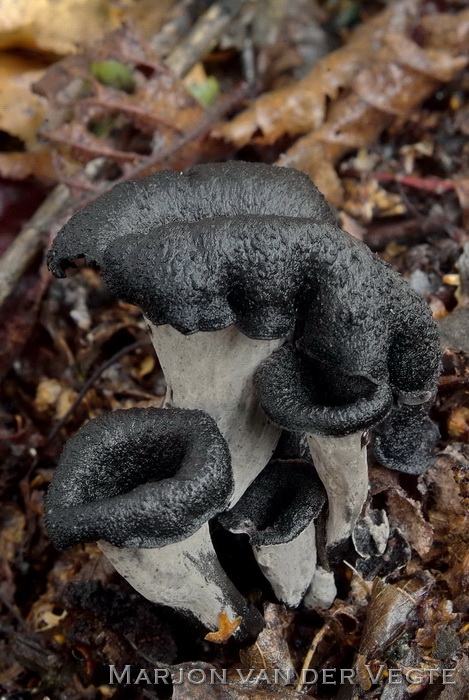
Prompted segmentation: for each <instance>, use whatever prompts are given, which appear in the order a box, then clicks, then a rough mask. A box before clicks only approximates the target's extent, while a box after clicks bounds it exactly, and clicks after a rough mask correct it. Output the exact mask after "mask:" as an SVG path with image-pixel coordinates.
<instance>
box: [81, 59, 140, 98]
mask: <svg viewBox="0 0 469 700" xmlns="http://www.w3.org/2000/svg"><path fill="white" fill-rule="evenodd" d="M91 74H92V76H93V77H94V78H96V80H99V82H100V83H103V85H110V86H111V87H113V88H117V89H118V90H123V91H124V92H132V91H133V89H134V87H135V83H134V79H133V76H132V70H131V68H130V67H129V66H128V65H127V64H126V63H120V62H119V61H116V60H114V59H112V58H111V59H109V60H107V61H92V62H91Z"/></svg>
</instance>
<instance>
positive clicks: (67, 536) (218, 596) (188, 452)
mask: <svg viewBox="0 0 469 700" xmlns="http://www.w3.org/2000/svg"><path fill="white" fill-rule="evenodd" d="M232 490H233V477H232V472H231V467H230V456H229V451H228V447H227V445H226V442H225V440H224V439H223V438H222V436H221V435H220V432H219V431H218V429H217V427H216V425H215V423H214V421H213V419H212V418H210V417H209V416H208V415H207V414H204V413H203V412H202V411H190V410H183V409H168V410H161V409H156V408H147V409H138V408H134V409H128V410H124V411H115V412H113V413H108V414H105V415H103V416H100V417H99V418H96V419H94V420H92V421H90V422H89V423H87V424H86V425H85V426H84V427H83V428H81V430H79V431H78V433H77V434H76V435H75V436H74V437H72V438H71V439H70V440H69V441H68V442H67V444H66V446H65V448H64V450H63V453H62V455H61V457H60V461H59V464H58V466H57V469H56V472H55V474H54V478H53V480H52V484H51V486H50V488H49V491H48V494H47V499H46V507H45V513H46V527H47V531H48V533H49V535H50V537H51V539H52V541H53V542H54V544H55V545H56V547H58V548H59V549H66V548H69V547H72V546H74V545H75V544H78V543H79V542H97V543H98V546H99V547H100V549H101V550H102V551H103V552H104V554H105V555H106V556H107V557H108V559H109V560H110V561H111V563H112V564H113V566H114V567H115V568H116V569H117V571H118V572H119V573H120V574H121V575H122V576H124V578H126V579H127V581H128V582H129V583H130V584H131V585H132V586H133V587H134V588H135V589H136V590H137V591H138V592H139V593H141V594H142V595H143V596H144V597H145V598H148V599H149V600H151V601H153V602H154V603H159V604H162V605H168V606H170V607H172V608H176V609H178V610H180V611H182V612H184V613H186V614H192V615H194V616H195V617H196V618H197V619H198V620H200V622H202V624H203V625H205V627H207V628H209V629H211V630H214V629H217V627H218V620H219V615H220V613H222V612H224V613H226V614H227V615H228V617H229V618H230V619H231V620H233V619H235V618H236V617H238V616H242V618H243V619H242V622H241V626H240V627H239V628H238V630H237V632H236V633H235V634H236V636H237V638H238V639H243V638H245V637H251V636H255V635H256V633H258V632H259V631H260V629H261V628H262V617H261V615H260V614H259V613H258V611H257V610H256V609H255V608H252V607H250V606H249V605H248V604H247V602H246V600H245V599H244V598H243V596H241V594H240V593H239V592H238V591H237V590H236V588H235V587H234V586H233V584H232V583H231V581H230V580H229V579H228V577H227V576H226V574H225V572H224V571H223V569H222V568H221V566H220V563H219V561H218V558H217V556H216V554H215V551H214V549H213V546H212V541H211V538H210V533H209V527H208V521H209V519H210V518H212V517H214V516H215V515H216V514H217V513H219V512H220V511H223V510H224V509H225V508H226V506H227V504H228V503H229V500H230V496H231V492H232Z"/></svg>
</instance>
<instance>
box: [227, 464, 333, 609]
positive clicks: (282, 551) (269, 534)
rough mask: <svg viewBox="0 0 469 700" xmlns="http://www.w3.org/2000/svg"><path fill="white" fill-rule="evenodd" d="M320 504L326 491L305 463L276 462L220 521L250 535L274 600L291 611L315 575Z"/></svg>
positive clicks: (233, 530)
mask: <svg viewBox="0 0 469 700" xmlns="http://www.w3.org/2000/svg"><path fill="white" fill-rule="evenodd" d="M324 503H325V493H324V489H323V487H322V485H321V483H320V482H319V480H318V478H317V477H316V476H315V474H314V472H313V470H312V469H311V466H310V465H309V464H308V463H307V462H302V461H301V460H275V461H272V462H271V463H270V464H269V465H268V466H267V467H266V468H265V469H264V470H263V472H262V473H261V474H260V475H259V476H258V477H257V479H256V480H255V481H254V482H253V483H252V484H251V486H250V487H249V488H248V489H247V491H246V493H245V494H244V496H243V497H242V498H241V499H240V500H239V502H238V503H237V504H236V505H235V506H234V508H232V509H231V510H230V511H227V512H226V513H223V514H222V515H221V516H220V517H219V520H220V522H221V524H222V525H223V527H225V528H226V529H227V530H230V531H231V532H233V533H236V534H244V535H247V536H248V538H249V541H250V543H251V546H252V551H253V554H254V557H255V559H256V561H257V563H258V564H259V567H260V569H261V571H262V573H263V574H264V576H265V577H266V579H267V580H268V581H269V583H270V585H271V587H272V590H273V592H274V593H275V595H276V597H277V598H278V599H279V600H280V601H281V602H282V603H285V605H288V606H290V607H293V608H294V607H297V606H298V605H299V604H300V603H301V600H302V598H303V596H304V594H305V592H306V590H307V588H308V587H309V585H310V583H311V580H312V579H313V576H314V572H315V569H316V529H315V525H314V521H315V519H316V518H317V516H318V515H319V513H320V511H321V509H322V507H323V505H324Z"/></svg>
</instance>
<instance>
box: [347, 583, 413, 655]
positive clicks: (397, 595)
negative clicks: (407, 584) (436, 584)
mask: <svg viewBox="0 0 469 700" xmlns="http://www.w3.org/2000/svg"><path fill="white" fill-rule="evenodd" d="M415 595H416V594H415V593H413V594H412V595H411V594H410V593H407V592H406V591H403V590H401V589H399V588H397V587H396V586H392V585H391V584H388V583H384V582H383V581H381V580H380V579H378V578H377V579H375V581H374V583H373V589H372V592H371V600H370V604H369V607H368V611H367V616H366V621H365V627H364V629H363V635H362V639H361V644H360V650H359V653H360V654H362V655H364V656H365V657H366V658H372V657H373V656H375V655H377V654H378V655H379V654H380V653H381V652H382V651H383V650H384V649H386V647H388V646H389V645H390V644H392V642H394V641H395V640H396V639H397V638H398V636H399V635H401V634H402V633H403V631H404V629H405V625H406V621H407V618H408V616H409V614H410V613H411V611H412V610H415V609H416V608H417V604H418V598H414V596H415Z"/></svg>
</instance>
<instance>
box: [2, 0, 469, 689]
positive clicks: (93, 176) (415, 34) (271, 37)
mask: <svg viewBox="0 0 469 700" xmlns="http://www.w3.org/2000/svg"><path fill="white" fill-rule="evenodd" d="M3 6H4V7H3ZM76 13H77V10H76V3H75V6H74V3H73V2H72V0H64V1H63V2H62V3H61V8H60V10H59V11H57V9H56V6H55V3H54V2H53V0H41V1H39V0H26V1H23V2H13V0H10V2H8V1H7V2H4V3H2V16H1V17H0V75H1V76H2V91H1V92H0V176H1V179H0V254H2V257H1V258H0V315H1V322H0V341H1V342H0V382H1V396H0V457H1V460H0V462H1V464H0V494H1V499H2V508H1V513H0V611H1V612H0V688H1V689H2V690H3V695H2V696H1V697H4V698H8V700H16V699H18V700H19V699H20V698H21V699H22V698H24V699H26V698H44V699H45V698H51V699H56V698H57V699H58V700H79V699H81V698H88V699H90V700H98V699H101V698H107V697H113V698H116V700H117V699H119V698H126V699H127V698H129V699H131V698H159V697H166V698H169V697H173V698H175V699H176V700H189V699H191V698H204V699H205V698H219V699H220V700H236V699H238V700H243V699H244V698H250V699H251V698H252V700H261V699H262V698H267V697H271V696H272V697H278V698H282V699H285V700H288V699H289V698H299V697H303V696H306V697H317V698H338V699H339V700H347V699H350V700H351V699H352V698H364V699H366V700H370V699H371V698H384V699H385V700H406V699H407V698H418V699H420V698H426V699H427V700H434V699H436V698H439V699H440V700H463V699H464V698H467V697H469V690H468V689H469V659H468V655H467V652H468V649H469V550H468V543H469V509H468V504H469V444H468V443H469V244H468V245H466V243H467V242H468V241H469V73H468V71H467V65H468V63H469V10H468V9H467V2H466V1H465V0H438V1H435V0H397V1H396V2H391V0H389V1H388V2H387V3H386V2H385V1H384V0H381V1H380V0H376V1H374V2H373V1H372V0H370V1H364V2H359V1H358V0H328V1H327V2H318V3H317V4H316V2H314V0H288V2H286V0H272V1H268V0H251V1H246V0H244V1H239V0H236V1H233V2H231V3H230V2H219V3H217V2H215V3H213V2H209V1H208V0H205V1H204V0H179V1H177V2H172V1H171V0H165V1H163V2H161V3H154V2H149V0H140V2H137V0H117V1H116V2H114V3H107V2H102V1H100V0H84V1H83V3H82V4H81V9H80V12H79V13H78V14H76ZM228 159H238V160H249V161H261V162H266V163H277V164H280V165H286V166H289V167H296V168H298V169H300V170H303V171H305V172H307V173H308V174H309V175H310V176H311V178H312V179H313V180H314V181H315V182H316V184H317V185H318V186H319V188H320V189H321V191H322V192H323V193H324V194H325V196H326V198H327V199H328V201H329V202H330V204H331V205H332V206H333V207H334V208H335V210H336V211H337V216H338V219H339V221H340V224H341V226H342V227H343V228H344V229H345V230H346V231H348V232H349V233H350V234H351V235H353V236H356V237H357V238H359V239H361V240H362V241H364V242H365V243H366V244H367V245H368V246H370V248H371V249H372V250H374V251H376V252H378V253H379V255H381V256H382V257H383V258H384V259H385V260H387V261H388V262H389V263H390V264H391V265H393V266H394V267H395V268H396V269H397V270H399V272H401V273H402V274H403V276H404V277H405V278H406V280H407V281H408V282H409V283H410V285H411V286H412V287H413V288H414V289H415V290H416V291H417V292H418V293H419V294H421V295H422V296H424V297H425V298H426V299H427V301H428V303H429V304H430V306H431V308H432V311H433V314H434V317H435V318H436V320H437V321H438V323H439V326H440V329H441V338H442V346H443V348H444V356H443V371H442V376H441V381H440V388H439V394H438V398H437V400H436V403H435V406H434V408H433V409H432V418H433V419H434V420H435V422H436V423H437V425H438V427H439V430H440V434H441V440H440V442H439V445H438V452H437V457H436V464H435V466H434V467H432V468H431V469H430V470H429V471H428V472H427V473H426V474H425V475H423V476H420V477H417V476H409V475H405V474H399V473H397V472H391V471H389V470H387V469H385V468H384V467H382V466H380V465H379V464H378V463H376V462H375V461H373V458H372V456H370V500H369V504H368V506H369V507H370V508H373V509H384V510H385V511H386V513H387V516H388V519H389V523H390V526H391V533H390V537H389V541H388V545H387V549H386V552H385V553H384V555H382V556H379V557H376V556H375V557H373V556H371V557H368V558H363V557H358V556H357V555H356V553H355V555H354V554H353V553H352V552H351V553H350V557H349V558H348V560H347V562H344V563H343V564H342V565H341V566H339V567H338V568H337V570H336V572H335V573H336V580H337V587H338V598H337V600H336V601H335V602H334V604H333V606H332V607H331V608H330V609H329V610H327V611H319V610H318V611H306V610H304V609H302V608H301V607H300V608H299V609H298V610H294V611H288V610H285V609H284V608H283V607H282V606H280V605H278V604H277V603H276V602H275V598H274V597H273V594H272V591H271V590H270V589H269V586H268V584H267V582H266V581H265V580H264V579H263V578H262V577H261V576H260V575H259V574H258V573H257V572H256V571H255V569H254V567H253V566H252V565H251V564H249V565H246V566H244V565H242V564H241V565H239V564H238V560H237V559H236V557H237V556H239V553H237V551H238V549H239V548H240V547H241V545H239V543H238V545H239V547H238V545H237V546H234V554H233V561H232V566H233V568H234V569H237V570H238V580H237V581H236V583H237V585H238V586H239V588H240V589H241V590H242V592H243V593H244V594H245V595H246V596H248V597H249V599H250V600H251V601H253V602H255V603H256V604H257V605H258V606H259V608H260V609H263V606H265V617H266V621H267V627H266V630H265V631H264V632H262V633H261V635H260V637H259V639H258V640H257V642H256V643H255V644H253V645H252V646H250V647H248V648H244V649H241V650H240V649H239V647H238V646H237V645H236V644H235V643H234V642H233V641H229V642H228V643H227V644H225V645H219V644H214V643H210V642H207V641H206V640H205V639H204V633H203V631H202V630H200V629H198V628H196V627H195V626H193V625H192V624H190V623H189V622H187V621H185V620H184V619H181V617H180V616H178V615H177V614H176V613H174V612H173V611H171V610H169V609H165V608H159V607H157V606H154V605H153V604H151V603H149V602H148V601H146V600H145V599H143V598H142V597H141V596H139V595H138V594H137V593H136V592H135V591H133V589H131V588H130V586H129V585H128V584H127V583H126V582H125V580H123V579H122V578H121V577H119V576H118V575H117V574H116V573H115V572H114V571H113V569H112V567H111V566H110V565H109V564H108V563H107V561H106V560H105V559H104V557H103V556H102V555H101V554H100V552H99V550H98V549H97V547H96V546H94V545H86V546H78V547H75V548H73V549H72V550H69V551H66V552H57V551H56V550H55V549H54V547H53V546H52V544H51V542H50V540H49V538H48V536H47V534H46V532H45V530H44V523H43V502H44V495H45V492H46V490H47V486H48V484H49V482H50V480H51V478H52V475H53V472H54V467H55V465H56V462H57V459H58V456H59V454H60V451H61V449H62V447H63V445H64V443H65V442H66V440H67V438H68V437H70V436H71V435H73V434H74V433H75V432H76V431H77V429H78V428H79V427H80V426H81V425H82V424H83V423H84V422H85V421H86V420H88V419H89V418H90V417H95V416H97V415H100V414H101V413H103V412H106V411H111V410H114V409H116V408H128V407H131V406H142V407H145V406H152V405H156V406H159V405H161V402H162V397H163V394H164V380H163V377H162V372H161V369H160V367H159V365H158V361H157V359H156V357H155V355H154V353H153V349H152V347H151V345H150V343H149V340H148V338H147V334H146V330H145V325H144V323H143V320H142V318H141V315H140V312H139V310H138V309H137V308H135V307H133V306H130V305H128V304H125V303H123V302H119V301H118V300H117V299H116V298H114V297H113V296H112V295H111V293H110V292H109V291H108V290H107V288H106V287H105V285H104V283H103V282H102V281H101V279H100V277H99V274H98V272H96V271H95V270H92V269H88V268H86V269H81V270H79V271H78V272H77V273H76V274H74V275H71V276H70V277H68V278H67V279H65V280H54V279H53V278H52V276H51V275H50V273H49V272H48V270H47V269H46V267H45V264H44V255H45V252H46V250H47V249H48V247H49V243H50V241H51V240H52V239H53V237H54V235H55V234H56V233H57V231H58V230H59V228H60V227H61V225H62V224H63V223H64V222H65V221H66V219H67V218H68V217H69V216H70V214H72V213H73V212H74V211H76V210H78V209H79V208H80V207H82V206H83V205H84V204H85V203H86V202H89V201H92V199H94V198H95V197H96V196H98V195H99V194H100V193H102V192H105V191H107V189H109V188H110V187H112V186H113V185H114V184H115V183H116V182H117V181H123V180H127V179H133V178H136V177H140V176H141V175H145V174H148V173H151V172H155V171H157V170H160V169H162V168H171V169H178V170H183V169H185V168H187V167H190V166H191V165H193V164H195V163H200V162H209V161H223V160H228ZM219 546H223V543H222V544H221V545H219ZM237 547H238V549H237ZM126 664H128V665H130V667H131V669H133V671H132V680H135V675H136V674H135V669H137V670H138V669H141V668H145V669H148V672H149V673H151V674H152V672H150V669H154V668H159V669H166V668H169V669H171V670H172V671H174V672H176V671H177V669H180V668H182V669H183V670H184V673H183V682H182V683H181V684H174V686H172V685H166V684H159V685H154V684H153V685H152V684H148V683H146V682H145V680H143V681H141V682H140V683H138V684H132V685H127V686H124V685H110V684H109V666H110V665H114V666H115V668H116V669H117V671H118V672H119V674H120V673H121V672H122V670H123V669H124V668H125V665H126ZM275 668H281V669H284V670H287V671H290V670H291V671H292V672H295V673H296V674H297V680H295V682H293V683H291V684H289V685H282V683H281V681H279V680H278V679H276V680H277V681H278V682H274V680H275V679H274V678H273V669H275ZM349 668H353V669H354V670H355V678H354V681H353V683H352V684H351V683H349V682H347V681H344V682H343V683H342V684H341V683H340V671H339V669H349ZM190 669H198V673H199V678H200V676H201V674H202V673H206V674H207V677H209V676H210V671H211V670H212V669H216V670H217V671H218V672H220V670H221V669H227V682H226V683H218V684H209V683H203V684H201V685H197V684H196V683H191V682H190V681H189V680H188V671H189V670H190ZM249 669H255V674H254V676H252V674H251V681H253V678H254V679H257V682H251V683H242V682H241V680H242V679H241V677H240V673H241V675H246V674H248V673H249ZM308 669H312V670H314V671H316V673H317V679H316V678H315V674H314V673H309V675H308V673H306V674H303V678H302V676H301V672H302V670H303V671H304V670H308ZM330 669H337V670H336V671H334V672H332V675H329V676H328V675H327V674H326V675H324V671H327V670H330ZM390 669H399V670H400V671H401V672H403V673H404V674H405V672H406V671H408V670H409V669H420V673H418V674H414V676H413V678H414V682H406V681H403V682H398V683H396V684H392V683H391V681H392V670H391V671H390ZM431 669H433V670H431ZM370 673H371V675H372V676H375V682H372V679H371V678H370ZM445 674H446V675H445ZM151 677H152V678H153V675H151ZM194 677H195V678H196V680H197V676H194ZM331 679H332V682H331ZM302 680H303V681H304V682H302ZM328 680H329V683H328V682H327V681H328ZM450 681H451V682H450Z"/></svg>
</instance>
